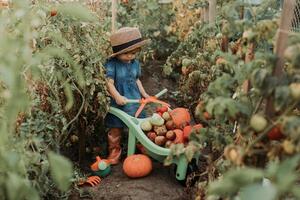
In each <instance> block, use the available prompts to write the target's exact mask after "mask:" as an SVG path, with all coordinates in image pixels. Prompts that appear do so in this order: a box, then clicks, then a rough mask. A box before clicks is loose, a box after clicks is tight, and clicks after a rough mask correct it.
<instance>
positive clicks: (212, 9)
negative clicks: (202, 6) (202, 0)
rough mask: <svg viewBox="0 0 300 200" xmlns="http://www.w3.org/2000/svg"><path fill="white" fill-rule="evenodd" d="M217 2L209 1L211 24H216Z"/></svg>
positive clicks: (214, 0)
mask: <svg viewBox="0 0 300 200" xmlns="http://www.w3.org/2000/svg"><path fill="white" fill-rule="evenodd" d="M216 8H217V1H216V0H209V23H210V24H214V23H215V21H216Z"/></svg>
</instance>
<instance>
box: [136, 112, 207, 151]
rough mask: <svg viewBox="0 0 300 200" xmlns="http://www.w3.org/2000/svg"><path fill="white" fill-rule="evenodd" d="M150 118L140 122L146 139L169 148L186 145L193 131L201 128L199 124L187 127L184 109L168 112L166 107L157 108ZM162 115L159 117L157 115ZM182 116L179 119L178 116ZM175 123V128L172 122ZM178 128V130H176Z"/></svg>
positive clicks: (187, 115) (188, 119)
mask: <svg viewBox="0 0 300 200" xmlns="http://www.w3.org/2000/svg"><path fill="white" fill-rule="evenodd" d="M156 112H157V113H154V114H153V115H152V116H151V117H150V118H147V119H145V120H144V121H142V122H141V124H140V127H141V129H142V130H143V131H144V132H145V134H146V135H147V137H148V138H149V139H150V140H151V141H152V142H154V143H155V144H157V145H159V146H162V147H166V148H170V146H171V145H172V144H185V145H186V144H187V143H188V141H189V139H188V138H189V135H190V134H191V133H192V131H193V130H196V131H198V130H200V129H201V128H203V126H202V125H201V124H197V125H189V124H190V120H191V118H190V115H189V113H188V110H187V109H185V108H175V109H174V110H170V111H168V108H166V107H159V108H158V109H157V110H156ZM161 112H163V113H162V116H160V115H159V114H158V113H161ZM181 114H183V115H184V116H183V117H181V116H180V115H181ZM174 119H175V121H176V122H177V126H176V124H175V123H174V121H173V120H174ZM178 127H180V128H178Z"/></svg>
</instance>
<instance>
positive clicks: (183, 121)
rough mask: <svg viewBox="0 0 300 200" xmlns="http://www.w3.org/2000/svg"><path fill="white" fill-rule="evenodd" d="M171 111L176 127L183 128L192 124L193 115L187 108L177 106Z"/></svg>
mask: <svg viewBox="0 0 300 200" xmlns="http://www.w3.org/2000/svg"><path fill="white" fill-rule="evenodd" d="M169 113H170V116H171V118H172V120H173V123H174V124H175V126H176V128H179V129H183V128H184V127H185V126H186V125H188V124H190V121H191V116H190V113H189V111H188V110H187V109H185V108H175V109H174V110H171V111H170V112H169Z"/></svg>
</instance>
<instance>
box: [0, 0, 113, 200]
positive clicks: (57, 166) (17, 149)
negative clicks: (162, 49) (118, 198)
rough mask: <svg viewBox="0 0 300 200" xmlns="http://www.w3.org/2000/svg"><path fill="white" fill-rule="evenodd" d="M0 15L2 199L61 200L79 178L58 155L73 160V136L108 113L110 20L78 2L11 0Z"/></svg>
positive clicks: (75, 142)
mask: <svg viewBox="0 0 300 200" xmlns="http://www.w3.org/2000/svg"><path fill="white" fill-rule="evenodd" d="M98 11H99V10H98ZM102 12H103V13H105V12H106V11H102ZM0 14H1V16H0V32H1V38H0V44H1V50H0V70H1V73H0V74H1V75H0V76H1V89H0V93H1V106H0V113H1V124H0V127H1V129H0V130H1V131H0V137H1V140H0V143H1V145H0V159H1V163H0V196H1V197H4V198H5V199H21V198H22V199H23V198H25V199H39V198H43V199H61V198H67V196H68V194H69V193H70V191H69V187H70V185H71V184H72V182H73V181H76V179H77V178H78V177H76V173H75V174H74V172H73V169H74V168H73V164H72V163H71V162H70V160H69V159H66V158H65V157H63V156H62V154H64V155H67V156H68V157H72V159H73V160H78V153H74V152H73V151H75V152H78V137H80V135H81V137H83V138H89V137H88V136H89V135H91V134H97V130H99V126H100V124H101V123H102V120H103V117H104V116H105V114H106V112H107V109H108V98H107V91H106V87H105V79H104V69H103V67H102V63H103V62H104V61H105V58H106V57H107V55H109V42H108V40H107V38H108V34H107V30H108V26H109V21H108V19H99V16H97V15H96V14H95V13H92V12H91V11H90V10H89V9H88V8H87V7H84V6H82V5H81V4H77V3H71V4H49V3H46V2H43V1H41V2H35V3H34V4H32V2H29V1H23V0H19V1H18V0H16V1H14V2H13V7H11V8H9V9H2V10H0ZM100 128H101V127H100ZM97 138H101V137H100V134H97ZM99 142H100V141H99ZM84 150H85V149H84ZM71 152H73V154H70V153H71Z"/></svg>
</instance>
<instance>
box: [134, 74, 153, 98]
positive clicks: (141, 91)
mask: <svg viewBox="0 0 300 200" xmlns="http://www.w3.org/2000/svg"><path fill="white" fill-rule="evenodd" d="M136 84H137V86H138V88H139V91H140V93H141V95H142V96H143V97H144V98H148V97H150V96H149V95H148V94H147V92H146V91H145V89H144V87H143V84H142V82H141V81H140V79H137V80H136Z"/></svg>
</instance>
